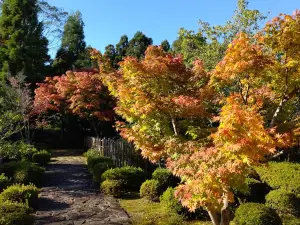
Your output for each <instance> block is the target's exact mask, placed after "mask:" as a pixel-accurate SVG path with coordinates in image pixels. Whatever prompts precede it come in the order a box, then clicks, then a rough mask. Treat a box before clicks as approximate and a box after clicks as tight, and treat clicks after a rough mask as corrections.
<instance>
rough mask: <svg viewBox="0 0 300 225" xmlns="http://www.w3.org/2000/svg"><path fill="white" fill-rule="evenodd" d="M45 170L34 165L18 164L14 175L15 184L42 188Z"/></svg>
mask: <svg viewBox="0 0 300 225" xmlns="http://www.w3.org/2000/svg"><path fill="white" fill-rule="evenodd" d="M44 173H45V169H44V168H43V167H40V166H38V165H36V164H34V163H30V162H21V163H19V164H18V166H17V168H16V170H15V172H14V175H13V178H12V180H13V183H18V184H30V183H32V184H34V185H36V186H41V184H42V181H43V177H44Z"/></svg>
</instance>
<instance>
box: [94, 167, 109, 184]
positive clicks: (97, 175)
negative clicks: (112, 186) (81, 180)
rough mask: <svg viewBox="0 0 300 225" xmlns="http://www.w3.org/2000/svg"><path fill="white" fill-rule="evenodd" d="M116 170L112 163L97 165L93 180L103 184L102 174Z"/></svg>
mask: <svg viewBox="0 0 300 225" xmlns="http://www.w3.org/2000/svg"><path fill="white" fill-rule="evenodd" d="M111 168H114V166H113V165H112V164H110V163H97V164H96V165H95V166H94V167H93V172H92V173H93V179H94V181H96V182H101V176H102V174H103V173H104V172H105V171H106V170H108V169H111Z"/></svg>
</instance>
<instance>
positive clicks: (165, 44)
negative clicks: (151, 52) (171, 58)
mask: <svg viewBox="0 0 300 225" xmlns="http://www.w3.org/2000/svg"><path fill="white" fill-rule="evenodd" d="M160 46H161V47H162V49H163V50H164V51H165V52H168V51H170V50H171V45H170V43H169V42H168V40H164V41H162V42H161V44H160Z"/></svg>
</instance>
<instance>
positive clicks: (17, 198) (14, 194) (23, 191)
mask: <svg viewBox="0 0 300 225" xmlns="http://www.w3.org/2000/svg"><path fill="white" fill-rule="evenodd" d="M38 194H39V189H38V188H37V187H35V186H34V185H20V184H15V185H12V186H9V187H8V188H7V189H5V190H4V191H3V192H2V193H1V194H0V200H1V201H12V202H18V203H24V204H28V206H29V207H31V208H33V209H36V207H37V202H38Z"/></svg>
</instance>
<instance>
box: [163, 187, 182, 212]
mask: <svg viewBox="0 0 300 225" xmlns="http://www.w3.org/2000/svg"><path fill="white" fill-rule="evenodd" d="M174 192H175V189H174V188H172V187H169V188H168V189H167V190H166V191H165V192H164V193H163V194H162V195H161V196H160V198H159V200H160V202H161V204H163V205H164V206H166V207H167V208H169V209H171V210H174V211H175V212H176V213H178V214H181V213H182V212H183V206H182V205H181V203H180V202H179V201H178V199H176V198H175V195H174Z"/></svg>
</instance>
